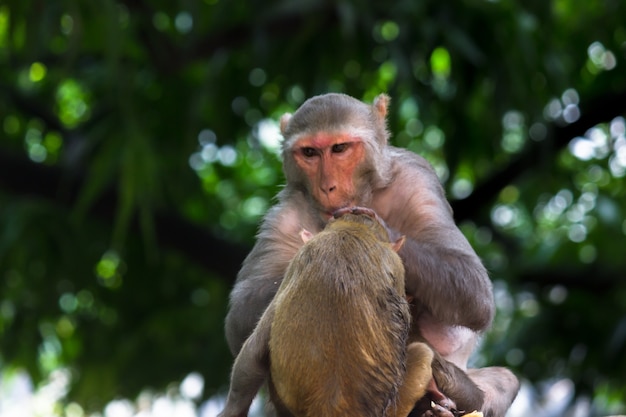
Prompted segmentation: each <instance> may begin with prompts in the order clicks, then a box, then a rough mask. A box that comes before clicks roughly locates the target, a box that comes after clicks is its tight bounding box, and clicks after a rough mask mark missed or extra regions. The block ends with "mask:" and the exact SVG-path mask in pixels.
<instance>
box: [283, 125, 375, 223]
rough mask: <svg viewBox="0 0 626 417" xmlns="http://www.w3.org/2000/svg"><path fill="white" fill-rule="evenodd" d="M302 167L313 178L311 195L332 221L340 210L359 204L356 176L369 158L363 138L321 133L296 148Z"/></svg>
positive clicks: (294, 148) (298, 144) (298, 143)
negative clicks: (367, 157)
mask: <svg viewBox="0 0 626 417" xmlns="http://www.w3.org/2000/svg"><path fill="white" fill-rule="evenodd" d="M292 149H293V156H294V159H295V161H296V164H298V167H300V169H301V170H302V171H303V172H304V174H305V175H306V176H307V178H308V179H309V188H310V189H309V192H310V193H311V195H312V196H313V198H314V199H315V200H316V201H317V202H318V204H319V205H320V206H321V207H322V210H323V213H322V215H323V216H324V217H325V218H327V219H328V218H330V217H331V216H332V213H333V212H334V211H335V210H337V209H340V208H343V207H348V206H353V205H357V203H358V201H357V196H358V193H357V189H356V184H355V177H356V175H355V174H356V172H357V167H358V166H359V164H361V163H362V162H363V160H364V157H365V149H364V147H363V143H362V142H361V139H359V138H356V137H353V136H350V135H346V134H335V133H333V134H331V133H326V132H318V133H315V134H313V135H311V136H305V137H303V138H300V139H299V140H298V141H297V142H296V143H295V144H294V146H293V148H292Z"/></svg>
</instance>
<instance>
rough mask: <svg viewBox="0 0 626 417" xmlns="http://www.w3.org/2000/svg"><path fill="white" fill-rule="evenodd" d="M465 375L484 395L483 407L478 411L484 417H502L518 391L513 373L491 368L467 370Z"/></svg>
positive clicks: (504, 369)
mask: <svg viewBox="0 0 626 417" xmlns="http://www.w3.org/2000/svg"><path fill="white" fill-rule="evenodd" d="M467 373H468V375H469V376H470V377H471V378H472V380H473V381H474V382H475V383H476V384H477V385H478V386H479V387H480V388H481V389H482V390H483V391H484V393H485V400H484V406H483V409H482V410H479V411H482V412H483V413H484V415H485V417H503V416H504V415H505V414H506V411H507V410H508V409H509V407H510V406H511V403H513V400H514V399H515V397H516V396H517V392H518V391H519V380H518V379H517V377H516V376H515V375H514V374H513V372H511V371H510V370H508V369H506V368H501V367H497V366H493V367H489V368H481V369H468V370H467ZM467 411H473V410H467Z"/></svg>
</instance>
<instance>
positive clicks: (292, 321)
mask: <svg viewBox="0 0 626 417" xmlns="http://www.w3.org/2000/svg"><path fill="white" fill-rule="evenodd" d="M301 236H302V239H303V241H304V242H305V245H304V246H302V248H301V249H300V250H299V251H298V252H297V253H296V255H295V257H294V258H293V260H292V261H291V263H290V264H289V267H288V268H287V272H286V273H285V278H284V280H283V281H282V283H281V284H280V286H279V289H278V292H277V293H276V296H275V297H274V298H273V299H272V301H271V302H270V304H269V306H268V308H267V309H266V310H265V312H264V313H263V315H262V316H261V319H260V320H259V323H258V324H257V326H256V327H255V329H254V331H253V333H252V335H251V336H250V337H249V338H248V339H247V340H246V342H245V343H244V345H243V348H242V349H241V351H240V352H239V355H238V356H237V359H236V360H235V365H234V367H233V372H232V376H231V386H230V391H229V393H228V398H227V400H226V406H225V408H224V411H223V413H222V414H221V415H220V417H243V416H246V415H247V413H248V409H249V407H250V404H251V403H252V400H253V399H254V397H255V395H256V393H257V391H258V389H259V388H260V386H261V385H262V384H263V382H264V381H265V380H266V379H269V387H270V398H271V400H272V402H273V403H274V405H275V408H276V411H277V413H278V415H279V416H289V417H333V416H335V417H343V416H348V415H355V416H356V415H358V416H363V417H366V416H371V417H382V416H389V417H396V416H397V417H406V416H407V415H408V414H409V412H410V411H411V409H412V408H413V406H414V405H415V403H416V401H417V400H418V399H420V398H421V397H422V396H423V395H424V394H425V392H426V388H427V386H428V384H429V382H430V381H431V380H432V371H431V362H432V360H433V351H432V350H431V349H430V348H429V347H428V346H427V345H426V344H424V343H419V342H413V343H411V344H410V345H409V346H408V347H407V341H408V335H409V328H410V320H411V313H410V310H409V305H408V303H407V302H406V300H405V291H404V267H403V265H402V261H401V260H400V257H399V256H398V255H397V253H396V251H397V250H398V249H399V248H400V247H401V246H402V244H403V243H404V237H400V238H399V239H398V240H397V241H396V242H394V243H390V242H389V235H388V233H387V230H386V228H385V227H384V226H383V225H382V224H381V223H379V221H378V219H377V218H376V216H375V214H374V213H373V211H371V210H369V209H358V210H355V211H353V212H344V213H342V214H341V216H340V217H339V218H337V219H331V220H330V221H329V223H328V225H327V226H326V228H325V229H324V230H323V231H322V232H320V233H319V234H318V235H316V236H312V235H311V234H310V232H308V231H306V230H304V231H303V232H302V233H301ZM307 241H308V242H307ZM268 377H269V378H268Z"/></svg>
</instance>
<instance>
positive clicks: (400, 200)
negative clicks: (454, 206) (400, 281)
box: [375, 150, 495, 332]
mask: <svg viewBox="0 0 626 417" xmlns="http://www.w3.org/2000/svg"><path fill="white" fill-rule="evenodd" d="M397 152H398V155H397V159H396V160H397V161H398V162H397V167H396V170H397V171H398V172H399V174H398V175H397V177H396V180H395V182H394V184H393V185H392V187H390V188H389V189H387V190H385V192H384V194H385V195H383V196H382V200H385V201H383V202H382V204H387V208H385V207H383V206H380V203H381V199H379V201H378V203H377V204H376V207H375V209H376V211H377V212H378V213H379V215H381V217H383V218H384V219H385V220H386V221H387V224H388V226H389V227H390V228H391V229H393V230H396V231H398V232H399V233H402V234H404V235H406V237H407V239H406V242H405V244H404V246H403V247H402V249H401V250H400V252H399V254H400V256H401V257H402V259H403V262H404V265H405V268H406V291H407V294H408V295H410V296H413V297H415V299H416V301H417V302H419V303H420V305H421V306H423V307H424V308H425V310H426V311H427V312H428V313H430V314H431V315H432V316H433V317H434V318H435V319H436V320H437V321H439V322H441V323H443V324H446V325H452V326H455V325H456V326H464V327H468V328H470V329H472V330H474V331H478V332H480V331H482V330H485V329H486V328H487V327H489V325H490V324H491V321H492V320H493V316H494V312H495V304H494V299H493V293H492V286H491V281H490V280H489V277H488V275H487V271H486V269H485V267H484V266H483V265H482V262H481V261H480V259H479V258H478V255H476V252H474V250H473V249H472V247H471V246H470V244H469V242H468V241H467V239H466V238H465V236H463V234H462V233H461V231H460V230H459V229H458V227H457V226H456V224H455V223H454V218H453V217H452V210H451V209H450V205H449V204H448V202H447V200H446V197H445V193H444V190H443V187H442V186H441V184H440V182H439V179H438V178H437V176H436V174H435V172H434V170H433V169H432V167H431V166H430V165H429V164H428V162H426V161H425V160H424V159H423V158H421V157H419V156H417V155H415V154H412V153H409V152H406V151H401V150H397ZM379 206H380V208H379Z"/></svg>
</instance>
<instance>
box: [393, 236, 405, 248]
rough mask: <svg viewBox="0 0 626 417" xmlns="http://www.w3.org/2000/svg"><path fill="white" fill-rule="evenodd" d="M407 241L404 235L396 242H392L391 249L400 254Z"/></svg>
mask: <svg viewBox="0 0 626 417" xmlns="http://www.w3.org/2000/svg"><path fill="white" fill-rule="evenodd" d="M405 241H406V236H404V235H402V236H400V237H399V238H398V240H396V241H395V242H391V249H393V250H394V252H399V251H400V248H401V247H402V245H404V242H405Z"/></svg>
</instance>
